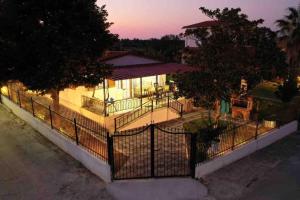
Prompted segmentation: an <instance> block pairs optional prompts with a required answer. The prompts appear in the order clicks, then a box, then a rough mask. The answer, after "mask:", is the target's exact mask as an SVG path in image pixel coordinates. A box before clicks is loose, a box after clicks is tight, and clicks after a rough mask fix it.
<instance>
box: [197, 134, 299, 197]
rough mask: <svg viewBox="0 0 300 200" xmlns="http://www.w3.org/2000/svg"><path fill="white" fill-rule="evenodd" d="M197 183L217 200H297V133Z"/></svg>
mask: <svg viewBox="0 0 300 200" xmlns="http://www.w3.org/2000/svg"><path fill="white" fill-rule="evenodd" d="M201 181H202V183H204V184H205V185H206V186H207V187H208V190H209V194H210V195H211V196H214V197H215V198H216V199H217V200H282V199H287V200H299V199H300V134H299V133H294V134H292V135H290V136H288V137H286V138H284V139H283V140H281V141H279V142H277V143H275V144H273V145H271V146H269V147H267V148H265V149H263V150H261V151H258V152H256V153H254V154H252V155H250V156H248V157H246V158H244V159H242V160H240V161H238V162H235V163H233V164H231V165H229V166H227V167H225V168H223V169H220V170H218V171H216V172H214V173H213V174H211V175H208V176H206V177H204V178H203V180H201Z"/></svg>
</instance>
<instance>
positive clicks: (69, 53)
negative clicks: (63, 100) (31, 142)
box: [0, 0, 116, 109]
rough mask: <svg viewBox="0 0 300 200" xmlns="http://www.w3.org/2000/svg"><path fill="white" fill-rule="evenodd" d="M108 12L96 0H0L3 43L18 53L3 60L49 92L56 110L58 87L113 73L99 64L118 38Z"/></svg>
mask: <svg viewBox="0 0 300 200" xmlns="http://www.w3.org/2000/svg"><path fill="white" fill-rule="evenodd" d="M107 15H108V13H107V11H106V10H105V7H104V6H102V7H98V6H97V5H96V0H76V1H74V0H64V1H59V0H39V1H36V0H1V1H0V42H1V45H5V46H6V47H7V49H9V52H13V53H14V55H5V56H1V57H0V59H1V61H0V63H1V62H2V60H5V62H6V65H7V66H9V69H12V70H13V73H12V74H13V77H11V78H13V79H16V80H19V81H21V82H23V83H24V84H25V86H26V87H27V88H28V89H31V90H36V91H38V92H41V93H50V94H51V97H52V99H53V104H54V105H55V107H56V109H57V108H58V104H59V91H61V90H63V89H65V88H67V87H69V86H71V85H72V86H79V85H88V86H94V85H97V84H98V83H99V82H101V81H103V77H104V76H105V75H107V74H108V73H109V69H108V68H107V67H105V66H104V65H102V64H101V63H99V62H98V59H99V57H100V56H101V55H102V53H103V52H104V51H105V49H107V48H108V47H110V46H111V45H112V43H113V42H114V40H115V39H116V36H115V35H113V34H111V33H110V32H109V30H108V28H109V27H110V25H111V24H110V23H108V22H107Z"/></svg>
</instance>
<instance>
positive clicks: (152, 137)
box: [150, 124, 155, 177]
mask: <svg viewBox="0 0 300 200" xmlns="http://www.w3.org/2000/svg"><path fill="white" fill-rule="evenodd" d="M154 128H155V125H154V124H151V125H150V141H151V177H155V174H154Z"/></svg>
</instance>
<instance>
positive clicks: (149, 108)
mask: <svg viewBox="0 0 300 200" xmlns="http://www.w3.org/2000/svg"><path fill="white" fill-rule="evenodd" d="M160 108H168V109H171V110H172V111H174V112H176V113H178V114H179V115H180V116H182V114H183V104H181V103H180V102H178V101H177V100H176V99H173V98H172V97H169V96H168V97H166V98H161V99H152V100H150V101H147V102H146V103H144V104H142V105H141V106H140V107H139V108H136V109H134V110H133V111H131V112H128V113H125V114H123V115H121V116H119V117H116V118H115V131H118V130H119V129H120V128H123V127H125V126H127V125H129V124H131V123H133V122H134V121H136V120H138V119H140V118H142V117H143V116H145V115H147V114H148V113H151V112H155V111H156V110H158V109H160Z"/></svg>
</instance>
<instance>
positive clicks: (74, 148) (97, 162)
mask: <svg viewBox="0 0 300 200" xmlns="http://www.w3.org/2000/svg"><path fill="white" fill-rule="evenodd" d="M2 100H3V103H4V105H6V106H7V107H8V108H9V109H11V110H12V112H13V113H14V114H15V115H17V116H18V117H20V118H21V119H22V120H24V121H25V122H26V123H28V124H29V125H31V126H32V127H33V128H34V129H35V130H37V131H38V132H40V133H41V134H42V135H43V136H45V137H46V138H48V139H49V140H50V141H51V142H53V143H54V144H56V145H57V146H58V147H59V148H61V149H62V150H63V151H65V152H66V153H68V154H69V155H71V156H72V157H73V158H75V159H76V160H78V161H79V162H81V163H82V164H83V165H84V166H85V167H86V168H87V169H89V170H90V171H91V172H93V173H94V174H95V175H97V176H99V177H100V178H101V179H103V180H104V181H105V182H111V171H110V166H109V165H108V164H107V163H106V162H104V161H103V160H101V159H99V158H97V157H96V156H94V155H92V154H90V153H89V152H88V151H86V150H85V149H84V148H82V147H81V146H78V145H76V143H75V142H74V141H72V140H70V139H69V138H66V137H64V136H62V135H61V134H60V133H58V132H57V131H56V130H53V129H51V128H50V127H49V126H48V125H47V124H45V123H44V122H42V121H40V120H39V119H37V118H34V117H33V116H32V114H31V113H29V112H27V111H25V110H23V109H22V108H20V107H19V106H18V105H16V104H14V103H13V102H11V101H10V100H9V99H8V98H6V97H4V96H2Z"/></svg>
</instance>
